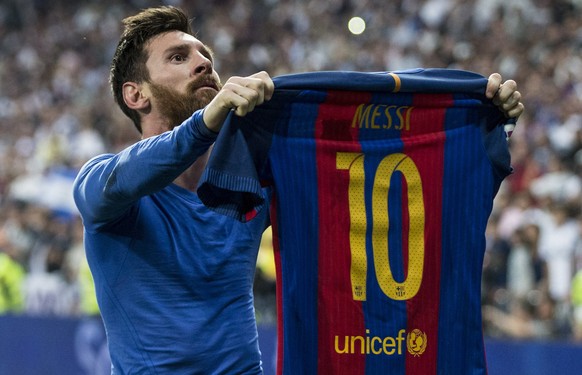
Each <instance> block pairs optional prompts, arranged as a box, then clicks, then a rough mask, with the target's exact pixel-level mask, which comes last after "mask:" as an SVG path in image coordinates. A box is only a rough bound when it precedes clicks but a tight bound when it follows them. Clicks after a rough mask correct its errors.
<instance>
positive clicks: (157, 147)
mask: <svg viewBox="0 0 582 375" xmlns="http://www.w3.org/2000/svg"><path fill="white" fill-rule="evenodd" d="M216 135H217V134H216V133H214V132H212V131H210V130H209V129H208V128H207V127H206V125H205V124H204V122H203V120H202V111H197V112H196V113H194V114H193V115H192V117H190V118H189V119H188V120H186V121H185V122H184V123H182V124H181V125H179V126H177V127H175V128H174V129H173V130H171V131H168V132H165V133H163V134H160V135H158V136H154V137H150V138H146V139H143V140H141V141H140V142H137V143H136V144H134V145H132V146H130V147H128V148H126V149H124V150H123V151H121V152H119V153H118V154H105V155H100V156H97V157H95V158H93V159H91V160H89V161H88V162H87V163H86V164H85V165H84V166H83V167H82V168H81V170H80V172H79V174H78V175H77V178H76V179H75V182H74V187H73V195H74V199H75V203H76V205H77V208H78V209H79V211H80V213H81V215H82V217H83V220H84V222H85V224H86V225H87V226H88V228H91V227H92V226H99V225H102V224H105V223H107V222H110V221H112V220H114V219H115V218H117V217H119V216H120V215H121V214H122V213H123V212H125V211H126V210H127V209H128V208H129V207H130V206H131V205H133V204H134V203H135V202H136V201H137V200H138V199H139V198H140V197H142V196H145V195H148V194H151V193H154V192H156V191H159V190H160V189H162V188H164V187H165V186H167V185H168V184H170V183H171V182H172V181H173V180H174V179H175V178H176V177H178V176H179V175H180V174H181V173H182V172H184V170H186V168H188V167H189V166H190V165H191V164H192V163H193V162H194V161H195V160H196V159H197V158H198V157H199V156H200V155H202V154H203V153H204V152H206V151H207V150H208V148H209V147H210V145H211V144H212V143H213V142H214V140H215V139H216Z"/></svg>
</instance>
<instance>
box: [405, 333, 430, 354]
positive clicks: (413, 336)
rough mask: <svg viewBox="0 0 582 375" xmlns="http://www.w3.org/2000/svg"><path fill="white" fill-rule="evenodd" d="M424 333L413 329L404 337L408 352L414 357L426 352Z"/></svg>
mask: <svg viewBox="0 0 582 375" xmlns="http://www.w3.org/2000/svg"><path fill="white" fill-rule="evenodd" d="M426 343H427V338H426V333H424V332H422V331H421V330H419V329H415V330H413V331H412V332H409V333H408V335H406V347H407V348H408V352H409V353H410V354H412V355H413V356H415V357H418V356H420V355H421V354H422V353H424V351H425V350H426Z"/></svg>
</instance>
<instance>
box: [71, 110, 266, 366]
mask: <svg viewBox="0 0 582 375" xmlns="http://www.w3.org/2000/svg"><path fill="white" fill-rule="evenodd" d="M215 138H216V134H214V133H213V132H211V131H209V130H208V129H207V128H206V126H205V125H204V123H203V120H202V112H201V111H198V112H196V113H195V114H194V115H193V116H192V117H191V118H190V119H188V120H186V121H185V122H184V123H183V124H182V125H180V126H178V127H176V128H174V129H173V130H172V131H169V132H166V133H164V134H161V135H159V136H155V137H151V138H147V139H144V140H142V141H140V142H138V143H136V144H135V145H133V146H131V147H129V148H127V149H125V150H123V151H121V152H120V153H118V154H107V155H101V156H98V157H95V158H93V159H92V160H90V161H89V162H87V163H86V165H84V166H83V168H82V169H81V171H80V173H79V174H78V177H77V179H76V180H75V184H74V197H75V202H76V204H77V206H78V208H79V211H80V213H81V216H82V218H83V224H84V227H85V248H86V253H87V259H88V261H89V265H90V267H91V271H92V274H93V278H94V281H95V286H96V293H97V299H98V302H99V307H100V310H101V313H102V317H103V320H104V323H105V327H106V331H107V337H108V344H109V351H110V355H111V361H112V373H114V374H173V375H175V374H188V375H192V374H235V373H236V374H260V373H261V364H260V352H259V348H258V336H257V329H256V323H255V316H254V309H253V298H252V282H253V277H254V269H255V264H256V255H257V249H258V246H259V243H260V238H261V233H262V231H263V230H264V229H265V227H266V226H267V224H268V219H267V215H268V214H267V213H266V212H265V213H263V214H261V215H262V216H261V217H260V218H259V219H258V220H252V221H250V222H249V223H241V222H239V221H237V220H234V219H231V218H229V217H227V216H223V215H220V214H217V213H214V212H213V211H210V210H208V209H207V208H206V207H205V206H204V205H203V204H202V203H201V202H200V200H199V199H198V196H197V195H196V194H195V193H193V192H190V191H188V190H186V189H183V188H181V187H179V186H177V185H175V184H173V183H172V181H173V180H174V179H175V178H176V177H177V176H179V175H180V174H181V173H182V172H183V171H184V170H186V169H187V168H188V167H189V166H190V165H191V164H192V163H193V162H194V161H195V160H196V159H197V158H198V157H199V156H200V155H202V154H203V153H204V152H206V151H207V150H208V148H209V147H210V145H211V144H212V143H213V141H214V140H215ZM264 211H266V210H264Z"/></svg>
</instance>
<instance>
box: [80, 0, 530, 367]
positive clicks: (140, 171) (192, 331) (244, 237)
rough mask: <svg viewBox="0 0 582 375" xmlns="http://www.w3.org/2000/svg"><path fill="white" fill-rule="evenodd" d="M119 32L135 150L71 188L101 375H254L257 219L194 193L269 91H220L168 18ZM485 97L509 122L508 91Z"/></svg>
mask: <svg viewBox="0 0 582 375" xmlns="http://www.w3.org/2000/svg"><path fill="white" fill-rule="evenodd" d="M124 25H125V30H124V33H123V35H122V37H121V39H120V41H119V44H118V46H117V50H116V52H115V55H114V57H113V61H112V65H111V75H110V80H111V87H112V91H113V94H114V96H115V100H116V102H117V104H118V105H119V106H120V107H121V109H122V110H123V112H124V113H125V114H126V115H127V116H128V117H129V118H130V119H131V120H132V121H133V123H134V125H135V126H136V127H137V129H138V130H139V131H140V132H141V134H142V140H141V141H139V142H137V143H136V144H134V145H132V146H130V147H128V148H127V149H125V150H123V151H121V152H119V153H118V154H106V155H100V156H97V157H95V158H93V159H92V160H90V161H89V162H87V163H86V165H85V166H84V167H83V168H82V170H81V171H80V172H79V175H78V177H77V179H76V180H75V185H74V197H75V202H76V204H77V206H78V208H79V211H80V213H81V215H82V217H83V223H84V226H85V248H86V253H87V259H88V261H89V265H90V267H91V271H92V274H93V278H94V281H95V286H96V293H97V299H98V302H99V307H100V310H101V314H102V317H103V320H104V323H105V327H106V330H107V337H108V344H109V351H110V355H111V361H112V373H114V374H127V373H132V374H134V373H135V374H154V373H155V374H190V375H191V374H260V373H262V370H261V361H260V352H259V348H258V336H257V329H256V323H255V317H254V309H253V297H252V283H253V276H254V268H255V262H256V256H257V251H258V247H259V243H260V240H261V235H262V233H263V231H264V229H266V227H267V226H268V225H269V221H268V216H267V215H268V210H267V209H264V210H260V212H259V214H258V216H257V217H255V218H254V219H253V220H251V221H249V222H247V223H241V222H238V221H236V220H234V219H231V218H229V217H226V216H222V215H220V214H216V213H214V212H213V211H211V210H209V209H207V208H206V207H205V206H203V205H202V203H201V202H200V200H199V198H198V196H197V195H196V194H195V190H196V187H197V182H198V179H199V177H200V175H201V173H202V171H203V169H204V167H205V165H206V161H207V157H208V154H209V152H210V149H211V145H212V143H213V142H214V140H215V139H216V136H217V132H218V131H219V130H220V128H221V126H222V122H223V121H224V119H225V118H226V116H227V115H228V113H229V112H230V111H233V112H234V113H235V114H236V115H239V116H244V115H245V114H247V113H248V112H250V111H252V110H253V109H254V107H255V106H256V105H260V104H261V103H263V102H264V101H266V100H269V99H270V98H271V96H272V94H273V91H274V85H273V82H272V80H271V79H270V77H269V75H268V74H267V73H265V72H260V73H257V74H254V75H252V76H249V77H232V78H230V79H228V80H227V81H226V83H225V84H224V86H222V87H221V83H220V80H219V77H218V74H217V73H216V71H215V70H214V65H213V57H212V53H211V51H210V50H209V49H208V47H207V46H205V45H204V44H203V43H202V42H200V41H199V40H198V39H196V38H195V37H193V36H192V30H191V28H190V24H189V20H188V18H187V16H186V15H185V14H184V13H183V12H182V11H180V10H178V9H176V8H173V7H160V8H151V9H146V10H144V11H142V12H140V13H139V14H137V15H135V16H132V17H129V18H126V19H125V20H124ZM508 82H510V81H508ZM490 84H491V85H490V86H491V87H489V89H490V91H491V95H490V96H491V97H493V94H494V93H496V92H497V93H498V94H497V96H496V99H495V100H497V101H498V105H500V107H501V108H502V109H503V110H504V111H506V113H509V111H510V110H512V111H513V112H515V111H516V106H517V107H519V106H520V105H521V104H520V103H519V93H518V92H517V91H515V89H516V87H515V83H514V82H512V83H510V84H504V85H501V77H500V76H499V75H495V76H492V78H491V79H490ZM500 87H502V89H499V88H500ZM503 87H504V88H503ZM498 89H499V90H498ZM518 112H519V111H518Z"/></svg>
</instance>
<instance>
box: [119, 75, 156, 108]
mask: <svg viewBox="0 0 582 375" xmlns="http://www.w3.org/2000/svg"><path fill="white" fill-rule="evenodd" d="M123 100H124V101H125V104H126V105H127V106H128V107H129V108H131V109H134V110H136V111H139V110H143V109H145V108H147V107H149V106H150V98H149V96H148V95H147V94H146V93H144V91H143V86H142V85H140V84H137V83H135V82H125V83H124V84H123Z"/></svg>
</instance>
